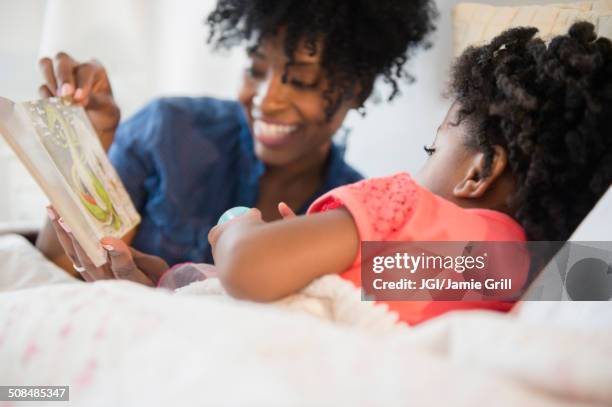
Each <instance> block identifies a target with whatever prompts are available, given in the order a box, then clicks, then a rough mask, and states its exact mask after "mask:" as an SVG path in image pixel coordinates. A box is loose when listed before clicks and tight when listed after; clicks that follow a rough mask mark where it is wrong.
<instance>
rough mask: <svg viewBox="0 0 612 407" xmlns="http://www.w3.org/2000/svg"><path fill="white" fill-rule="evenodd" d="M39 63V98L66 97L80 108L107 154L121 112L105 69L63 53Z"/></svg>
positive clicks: (94, 63) (96, 62) (94, 62)
mask: <svg viewBox="0 0 612 407" xmlns="http://www.w3.org/2000/svg"><path fill="white" fill-rule="evenodd" d="M38 63H39V66H40V69H41V71H42V74H43V76H44V78H45V83H44V84H43V85H41V86H40V88H39V89H38V93H39V95H40V97H43V98H47V97H53V96H69V97H72V100H73V101H74V102H75V103H78V104H80V105H82V106H83V107H84V108H85V111H86V112H87V115H88V116H89V119H90V120H91V123H92V124H93V127H94V128H95V129H96V132H97V133H98V137H99V138H100V141H101V142H102V146H103V147H104V150H105V151H107V150H108V149H109V148H110V145H111V144H112V142H113V138H114V135H115V130H116V129H117V126H118V125H119V118H120V112H119V108H118V107H117V105H116V104H115V100H114V99H113V92H112V90H111V85H110V81H109V80H108V76H107V75H106V70H105V69H104V67H103V66H102V65H101V64H100V63H99V62H98V61H96V60H91V61H89V62H86V63H79V62H77V61H75V60H74V59H73V58H72V57H71V56H70V55H68V54H66V53H65V52H59V53H58V54H57V55H56V56H55V59H54V60H51V59H50V58H47V57H45V58H42V59H41V60H40V61H39V62H38Z"/></svg>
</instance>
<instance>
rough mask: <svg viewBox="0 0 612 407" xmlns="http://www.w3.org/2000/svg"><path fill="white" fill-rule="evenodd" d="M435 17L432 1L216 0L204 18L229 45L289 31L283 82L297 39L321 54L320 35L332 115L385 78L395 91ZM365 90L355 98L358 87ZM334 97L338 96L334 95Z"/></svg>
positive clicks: (361, 99) (214, 34)
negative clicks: (341, 105) (352, 91)
mask: <svg viewBox="0 0 612 407" xmlns="http://www.w3.org/2000/svg"><path fill="white" fill-rule="evenodd" d="M436 15H437V12H436V8H435V5H434V2H433V0H410V1H406V0H376V1H372V0H219V1H218V3H217V6H216V8H215V10H213V11H212V13H211V14H210V15H209V16H208V18H207V23H208V25H209V27H210V37H209V42H211V41H213V42H214V43H215V45H216V46H217V47H231V46H234V45H237V44H239V43H242V42H243V41H247V42H251V43H254V44H255V46H257V44H258V43H259V42H260V41H261V39H262V38H264V37H265V36H267V35H271V34H272V35H273V34H275V33H276V32H277V31H278V29H279V28H281V27H282V28H285V29H286V37H285V44H284V45H285V54H286V55H287V58H288V64H287V66H286V67H285V78H284V79H285V80H286V72H287V68H288V66H289V65H290V64H291V62H292V61H293V58H294V53H295V50H296V48H297V46H298V44H299V41H301V40H305V44H306V46H307V47H308V48H309V49H310V50H311V51H312V52H313V53H314V52H316V43H317V42H316V41H317V39H320V38H323V43H324V46H323V50H322V55H321V65H322V68H323V70H324V71H325V72H326V74H327V76H328V78H329V81H330V86H329V88H328V89H327V90H326V92H325V97H326V100H327V102H328V105H327V108H326V113H327V117H328V118H330V117H331V116H332V115H333V114H334V112H335V111H336V110H337V108H338V106H339V105H340V103H341V102H342V100H345V99H349V98H352V97H357V100H358V101H359V102H360V103H361V106H360V107H362V106H363V103H364V102H365V100H366V99H367V98H368V97H369V95H370V93H371V92H372V86H373V82H374V79H375V78H377V77H378V76H379V75H382V76H383V78H384V80H385V82H387V83H389V84H390V85H391V87H392V92H391V95H390V96H389V100H391V99H393V98H394V97H395V96H396V95H397V94H398V83H397V82H398V79H400V78H403V77H406V78H410V77H409V75H408V74H407V73H406V72H405V70H404V65H405V64H406V61H407V60H408V57H409V55H410V52H411V51H413V50H415V49H416V48H417V47H418V46H419V45H422V46H425V47H426V46H428V45H429V44H428V42H427V35H428V34H429V33H430V32H432V31H433V29H434V25H433V20H434V18H435V17H436ZM356 83H357V84H359V85H360V89H361V91H360V93H359V94H358V95H352V94H351V90H352V89H353V88H354V85H355V84H356ZM334 92H337V95H339V97H335V98H332V94H334Z"/></svg>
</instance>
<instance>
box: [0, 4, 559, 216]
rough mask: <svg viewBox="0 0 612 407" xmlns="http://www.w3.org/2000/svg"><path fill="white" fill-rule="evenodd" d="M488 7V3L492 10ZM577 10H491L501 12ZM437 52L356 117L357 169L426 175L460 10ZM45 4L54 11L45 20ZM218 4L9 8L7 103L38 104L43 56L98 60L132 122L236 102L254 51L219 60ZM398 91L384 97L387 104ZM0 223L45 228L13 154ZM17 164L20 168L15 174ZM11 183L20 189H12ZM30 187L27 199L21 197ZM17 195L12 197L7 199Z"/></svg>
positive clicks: (1, 24) (421, 58) (443, 12)
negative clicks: (209, 17)
mask: <svg viewBox="0 0 612 407" xmlns="http://www.w3.org/2000/svg"><path fill="white" fill-rule="evenodd" d="M483 2H485V1H483ZM560 2H566V3H567V2H570V1H568V0H565V1H563V0H556V1H555V0H548V1H546V0H489V1H486V3H489V4H497V5H518V4H533V3H538V4H544V3H560ZM437 3H438V7H439V10H440V17H441V18H440V19H439V21H438V27H439V28H438V31H437V32H436V34H435V37H434V44H435V45H434V47H433V48H432V49H430V50H428V51H426V52H420V53H418V54H417V55H416V56H415V57H414V58H413V60H412V61H411V62H410V64H409V67H408V68H409V71H410V72H411V73H412V74H413V75H415V76H416V78H417V82H416V83H415V84H413V85H410V86H402V96H401V97H399V98H397V99H396V100H395V101H394V102H392V103H391V104H386V103H381V104H379V105H371V104H370V105H368V113H367V116H366V117H365V118H362V117H360V116H359V115H358V114H356V113H355V114H351V115H350V117H349V119H348V121H347V123H346V125H347V126H348V127H350V128H352V133H351V134H352V135H351V139H350V142H349V151H348V160H349V162H351V163H352V164H353V165H354V166H355V167H357V168H358V169H360V170H362V171H363V172H364V173H365V174H366V175H368V176H379V175H385V174H390V173H393V172H397V171H411V172H414V171H416V170H417V169H418V168H419V166H420V165H421V164H422V162H423V161H424V159H425V154H424V153H423V148H422V146H423V145H424V144H428V143H430V141H431V139H432V138H433V136H434V133H435V130H436V128H437V126H438V124H439V122H440V121H441V120H442V118H443V116H444V113H445V111H446V108H447V106H448V102H447V101H445V100H443V99H442V97H441V94H442V92H443V90H444V87H445V80H446V78H447V70H448V67H449V65H450V62H451V58H452V48H451V46H452V41H451V39H452V33H451V21H450V12H451V10H452V7H453V6H454V5H455V4H457V3H458V1H456V0H438V2H437ZM45 4H46V5H47V8H46V11H45ZM213 4H214V0H181V1H180V2H176V1H171V0H106V1H104V2H101V1H94V0H47V1H44V0H20V1H10V2H9V1H3V2H1V3H0V41H1V42H0V94H1V95H2V96H7V97H9V98H11V99H14V100H25V99H30V98H33V97H35V96H36V89H37V88H38V85H39V84H40V82H41V79H40V75H39V73H38V72H37V67H36V61H37V55H39V54H45V55H53V54H55V52H57V51H58V50H65V51H68V52H70V53H72V54H73V55H74V56H75V57H77V58H78V59H81V60H84V59H90V58H92V57H96V58H97V59H99V60H100V61H101V62H102V63H103V64H104V65H105V66H106V67H107V69H108V72H109V74H110V77H111V81H112V84H113V87H114V91H115V96H116V98H117V100H118V103H119V105H120V107H121V108H122V111H123V114H124V117H125V116H127V115H129V114H131V113H132V112H134V111H135V110H136V109H137V108H138V107H139V106H141V105H142V104H144V103H145V102H146V101H147V100H149V99H150V98H152V97H154V96H157V95H162V94H163V95H177V94H180V95H202V94H207V95H213V96H219V97H226V98H232V97H234V95H235V94H236V90H237V88H238V81H239V78H240V75H239V73H240V71H241V70H242V68H243V67H244V63H245V62H244V61H245V56H244V51H242V50H236V51H234V52H232V53H230V54H218V53H211V50H210V48H209V47H208V46H207V45H205V38H206V33H207V31H206V29H205V27H204V25H203V19H204V16H205V15H206V14H207V12H208V11H209V10H210V9H211V8H212V6H213ZM388 92H389V90H388V89H385V88H382V89H381V95H382V96H386V95H388ZM2 151H5V148H2V147H0V155H1V157H2V164H0V172H2V173H5V171H6V170H5V169H4V168H3V167H10V168H11V173H10V175H9V176H8V177H2V178H0V190H2V191H10V192H8V193H5V194H3V196H0V221H3V220H7V219H23V220H35V221H39V220H40V219H41V217H40V213H41V210H42V205H43V202H44V201H45V200H44V198H42V197H41V194H40V192H39V191H38V190H37V189H36V188H34V187H32V182H31V180H30V179H29V176H27V175H26V174H25V170H23V169H21V167H20V164H18V163H15V162H14V160H12V161H11V159H9V158H7V157H10V156H9V155H8V153H6V152H2ZM9 161H11V162H13V163H12V164H11V165H7V164H6V163H8V162H9ZM7 182H8V183H10V184H7ZM16 185H21V186H23V187H21V188H20V189H19V188H18V189H17V190H16V189H15V186H16ZM7 195H8V196H7Z"/></svg>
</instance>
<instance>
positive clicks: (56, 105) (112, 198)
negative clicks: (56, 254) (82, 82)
mask: <svg viewBox="0 0 612 407" xmlns="http://www.w3.org/2000/svg"><path fill="white" fill-rule="evenodd" d="M23 107H24V108H25V110H26V112H27V113H28V115H29V116H30V119H31V121H32V123H33V125H34V128H35V130H36V132H37V135H38V137H39V140H40V141H41V143H42V145H43V146H44V148H45V150H46V151H47V152H48V154H49V156H50V158H51V159H52V161H53V163H54V164H55V166H56V168H57V169H58V170H59V172H60V173H61V174H62V176H63V178H64V180H65V181H66V183H67V186H68V187H69V192H70V193H71V195H72V197H73V199H74V200H75V201H76V202H78V204H79V207H80V208H81V210H82V211H83V214H84V215H85V218H86V219H87V220H88V223H89V226H90V227H91V228H92V229H94V231H95V234H96V236H97V237H98V238H102V237H104V236H113V237H122V236H123V235H124V234H125V233H127V232H128V231H129V230H130V229H132V228H133V227H134V226H135V225H137V224H138V222H139V221H140V217H139V215H138V213H137V212H136V210H135V208H134V206H133V205H132V202H131V200H130V198H129V196H128V194H127V192H126V191H125V188H124V187H123V184H122V183H121V180H120V179H119V177H118V175H117V173H116V172H115V169H114V168H113V167H112V165H111V164H110V162H109V161H108V158H107V157H106V153H105V152H104V150H103V149H102V146H101V144H100V142H99V140H98V136H97V134H96V133H95V130H94V129H93V127H92V126H91V123H90V122H89V119H88V117H87V115H86V114H85V111H84V110H83V108H82V107H80V106H76V105H71V104H69V103H67V102H65V101H64V100H63V99H59V98H51V99H42V100H37V101H33V102H26V103H23Z"/></svg>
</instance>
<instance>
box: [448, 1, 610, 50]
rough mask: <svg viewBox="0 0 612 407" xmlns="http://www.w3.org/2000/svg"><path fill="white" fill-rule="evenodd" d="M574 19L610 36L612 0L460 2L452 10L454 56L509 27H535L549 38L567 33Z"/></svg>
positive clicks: (605, 35) (486, 40) (600, 33)
mask: <svg viewBox="0 0 612 407" xmlns="http://www.w3.org/2000/svg"><path fill="white" fill-rule="evenodd" d="M576 21H589V22H591V23H593V24H594V25H595V27H596V28H597V32H598V34H599V35H600V36H604V37H608V38H612V0H599V1H584V2H580V3H571V4H551V5H547V6H536V5H534V6H521V7H498V6H490V5H487V4H477V3H461V4H459V5H457V6H456V7H455V9H454V10H453V29H454V52H455V55H456V56H457V55H459V54H460V53H461V52H463V50H464V49H465V48H467V47H468V46H470V45H478V44H483V43H486V42H488V41H490V40H491V39H492V38H493V37H495V36H496V35H498V34H499V33H501V32H502V31H504V30H506V29H508V28H511V27H520V26H531V27H536V28H538V29H539V30H540V32H539V35H540V37H542V38H544V39H550V38H551V37H553V36H555V35H559V34H565V33H567V30H568V28H569V27H570V26H571V25H572V24H573V23H574V22H576Z"/></svg>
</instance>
